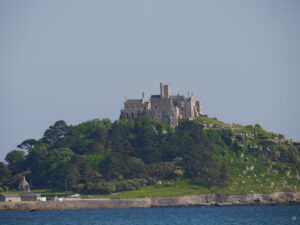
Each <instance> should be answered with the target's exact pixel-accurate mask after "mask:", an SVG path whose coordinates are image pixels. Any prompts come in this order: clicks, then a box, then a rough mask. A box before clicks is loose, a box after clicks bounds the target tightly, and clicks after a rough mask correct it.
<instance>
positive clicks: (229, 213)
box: [0, 206, 300, 225]
mask: <svg viewBox="0 0 300 225" xmlns="http://www.w3.org/2000/svg"><path fill="white" fill-rule="evenodd" d="M0 224H1V225H13V224H14V225H50V224H51V225H60V224H63V225H77V224H78V225H79V224H80V225H93V224H97V225H112V224H122V225H124V224H130V225H143V224H151V225H162V224H172V225H174V224H186V225H193V224H197V225H198V224H210V225H211V224H216V225H220V224H239V225H242V224H245V225H246V224H247V225H248V224H274V225H280V224H300V206H242V207H233V206H231V207H217V206H216V207H214V206H213V207H211V206H210V207H186V208H146V209H141V208H139V209H89V210H45V211H34V212H30V211H0Z"/></svg>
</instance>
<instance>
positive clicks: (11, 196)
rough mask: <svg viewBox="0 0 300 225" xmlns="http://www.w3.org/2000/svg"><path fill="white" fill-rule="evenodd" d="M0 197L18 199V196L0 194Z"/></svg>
mask: <svg viewBox="0 0 300 225" xmlns="http://www.w3.org/2000/svg"><path fill="white" fill-rule="evenodd" d="M0 195H1V196H4V197H6V198H20V197H21V196H20V194H0Z"/></svg>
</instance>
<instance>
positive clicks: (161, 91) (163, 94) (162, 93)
mask: <svg viewBox="0 0 300 225" xmlns="http://www.w3.org/2000/svg"><path fill="white" fill-rule="evenodd" d="M160 97H161V98H164V97H165V93H164V83H163V82H160Z"/></svg>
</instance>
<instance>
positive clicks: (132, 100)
mask: <svg viewBox="0 0 300 225" xmlns="http://www.w3.org/2000/svg"><path fill="white" fill-rule="evenodd" d="M142 102H143V100H142V99H127V100H126V102H125V104H141V103H142Z"/></svg>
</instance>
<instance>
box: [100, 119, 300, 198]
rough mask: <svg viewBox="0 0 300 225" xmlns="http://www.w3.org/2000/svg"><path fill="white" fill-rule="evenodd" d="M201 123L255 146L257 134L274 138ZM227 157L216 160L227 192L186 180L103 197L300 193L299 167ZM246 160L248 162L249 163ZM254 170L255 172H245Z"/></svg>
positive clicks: (220, 124)
mask: <svg viewBox="0 0 300 225" xmlns="http://www.w3.org/2000/svg"><path fill="white" fill-rule="evenodd" d="M197 122H199V123H206V124H207V125H208V126H207V127H209V128H207V129H219V128H224V127H225V128H229V129H231V130H232V131H233V132H234V133H242V134H246V133H247V134H253V135H254V139H253V141H252V142H253V143H254V144H256V142H257V141H258V140H257V134H258V133H260V134H264V136H265V137H266V138H272V137H273V135H274V134H273V133H269V132H267V131H265V130H264V129H262V128H259V127H252V126H242V125H239V124H233V125H229V124H225V123H223V122H221V121H217V120H215V119H212V118H205V117H201V118H198V119H197ZM220 151H225V152H226V155H225V156H222V157H219V156H217V158H218V159H219V160H220V161H223V162H224V163H225V164H226V166H227V169H228V172H229V175H230V178H231V181H230V183H229V184H228V186H227V187H225V188H213V187H212V188H211V187H205V186H203V185H201V184H200V183H201V182H199V181H197V180H195V179H183V180H180V181H177V182H175V183H174V184H172V185H164V184H162V185H158V184H156V185H152V186H147V187H144V188H142V189H140V190H136V191H127V192H122V193H114V194H110V195H103V196H102V197H104V196H105V197H120V198H141V197H147V196H149V197H157V196H184V195H200V194H208V193H218V194H248V193H273V192H277V191H293V192H300V181H299V180H298V179H297V178H296V171H297V170H299V164H295V163H287V162H280V161H276V162H274V161H271V160H270V159H261V158H258V157H253V156H251V155H246V156H244V154H241V153H242V152H240V153H234V152H232V151H230V150H229V149H228V148H226V147H225V148H224V149H222V150H220ZM246 158H247V160H246ZM247 167H248V168H251V167H253V170H246V168H247ZM285 168H290V169H291V173H290V175H289V176H287V175H286V170H285ZM272 170H276V171H278V174H277V175H272V174H269V171H272Z"/></svg>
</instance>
